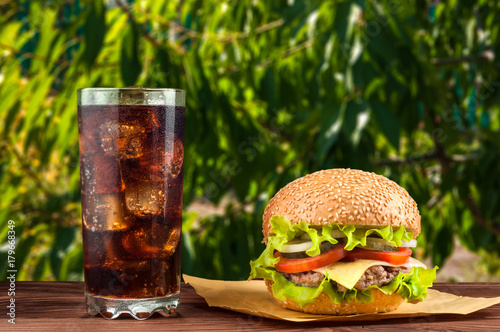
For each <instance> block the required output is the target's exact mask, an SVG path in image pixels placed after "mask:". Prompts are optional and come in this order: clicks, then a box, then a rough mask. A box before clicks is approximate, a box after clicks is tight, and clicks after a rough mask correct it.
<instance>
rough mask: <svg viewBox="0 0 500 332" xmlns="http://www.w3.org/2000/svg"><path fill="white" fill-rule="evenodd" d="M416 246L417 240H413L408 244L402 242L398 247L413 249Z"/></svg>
mask: <svg viewBox="0 0 500 332" xmlns="http://www.w3.org/2000/svg"><path fill="white" fill-rule="evenodd" d="M416 246H417V240H415V239H413V240H410V241H408V242H406V241H402V243H401V245H400V247H403V248H415V247H416Z"/></svg>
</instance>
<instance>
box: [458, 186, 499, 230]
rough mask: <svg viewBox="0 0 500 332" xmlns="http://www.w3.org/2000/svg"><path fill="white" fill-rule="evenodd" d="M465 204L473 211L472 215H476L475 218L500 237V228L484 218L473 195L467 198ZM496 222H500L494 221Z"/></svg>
mask: <svg viewBox="0 0 500 332" xmlns="http://www.w3.org/2000/svg"><path fill="white" fill-rule="evenodd" d="M465 204H467V206H468V207H469V209H470V211H471V212H472V215H473V216H474V219H475V220H476V221H477V222H478V223H479V224H480V225H481V226H483V227H484V228H485V229H487V230H488V231H490V232H491V233H493V234H495V235H496V236H498V237H500V229H498V228H496V227H495V226H492V225H489V224H488V221H487V220H486V218H484V216H483V214H482V213H481V211H480V210H479V207H478V206H477V204H476V202H474V200H473V199H472V197H471V196H469V197H467V198H466V199H465ZM493 223H494V224H500V223H499V222H497V221H493Z"/></svg>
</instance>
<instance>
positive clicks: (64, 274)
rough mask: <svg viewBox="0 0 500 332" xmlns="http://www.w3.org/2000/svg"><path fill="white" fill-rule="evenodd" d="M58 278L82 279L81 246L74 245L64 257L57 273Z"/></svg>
mask: <svg viewBox="0 0 500 332" xmlns="http://www.w3.org/2000/svg"><path fill="white" fill-rule="evenodd" d="M59 279H60V280H68V281H80V280H83V246H82V245H81V244H79V245H76V246H74V247H73V249H72V250H70V251H69V252H68V253H67V254H66V256H65V257H64V259H63V261H62V264H61V270H60V273H59Z"/></svg>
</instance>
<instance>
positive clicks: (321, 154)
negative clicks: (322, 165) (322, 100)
mask: <svg viewBox="0 0 500 332" xmlns="http://www.w3.org/2000/svg"><path fill="white" fill-rule="evenodd" d="M345 110H346V104H340V105H339V104H338V103H336V102H334V101H331V102H329V103H328V104H327V105H325V107H324V108H323V109H322V110H321V122H320V132H319V135H318V147H317V149H316V156H317V158H318V159H323V160H324V159H325V157H326V154H327V152H328V151H329V150H330V149H331V147H332V146H333V145H334V144H335V142H336V141H337V139H338V137H339V134H340V132H341V130H342V122H343V119H344V114H345Z"/></svg>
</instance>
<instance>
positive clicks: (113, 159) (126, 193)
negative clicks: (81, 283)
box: [78, 104, 185, 312]
mask: <svg viewBox="0 0 500 332" xmlns="http://www.w3.org/2000/svg"><path fill="white" fill-rule="evenodd" d="M184 113H185V110H184V107H183V106H176V105H171V106H169V105H119V104H118V105H79V106H78V120H79V137H80V172H81V174H80V176H81V185H82V186H81V193H82V197H81V199H82V223H83V247H84V264H85V269H84V274H85V291H86V294H90V295H91V296H94V297H99V298H101V297H103V298H116V299H145V298H161V297H168V296H172V295H177V296H178V294H179V291H180V254H181V250H180V248H181V247H180V242H181V226H182V180H183V160H184ZM93 303H94V302H93ZM94 309H95V310H102V308H95V305H94ZM151 310H156V309H155V308H153V309H151ZM113 312H114V311H113Z"/></svg>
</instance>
